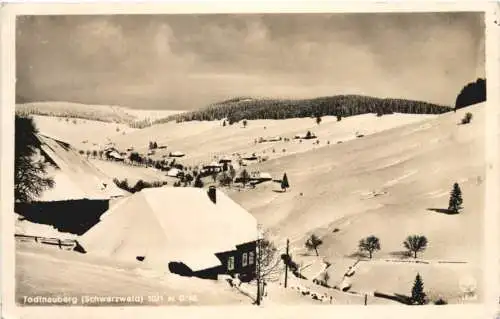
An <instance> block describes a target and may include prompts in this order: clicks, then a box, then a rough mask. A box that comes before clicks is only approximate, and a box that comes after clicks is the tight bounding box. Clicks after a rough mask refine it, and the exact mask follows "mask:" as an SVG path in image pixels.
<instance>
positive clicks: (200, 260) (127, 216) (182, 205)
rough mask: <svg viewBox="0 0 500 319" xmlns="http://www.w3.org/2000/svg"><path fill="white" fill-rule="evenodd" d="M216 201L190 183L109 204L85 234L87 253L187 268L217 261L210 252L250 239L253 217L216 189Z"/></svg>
mask: <svg viewBox="0 0 500 319" xmlns="http://www.w3.org/2000/svg"><path fill="white" fill-rule="evenodd" d="M216 192H217V195H216V198H217V199H216V204H214V203H213V202H212V201H211V200H210V198H209V197H208V194H207V191H206V190H204V189H201V188H195V187H160V188H148V189H144V190H142V191H140V192H138V193H135V194H133V195H131V196H129V197H127V198H125V199H123V200H122V201H121V202H120V203H119V204H116V205H115V206H113V207H112V208H111V209H110V210H108V211H107V212H106V213H105V214H104V215H102V216H101V221H100V222H99V223H98V224H97V225H96V226H94V227H93V228H91V229H90V230H89V231H88V232H87V233H85V234H84V235H83V236H82V237H81V240H80V244H81V245H82V246H83V247H84V249H85V250H86V251H87V252H88V253H89V254H91V253H95V254H100V255H104V256H108V257H113V258H117V259H126V260H135V258H136V256H145V257H146V258H145V260H144V262H145V263H148V264H151V265H156V267H163V268H165V267H168V263H169V262H183V263H185V264H186V265H187V266H188V267H190V268H191V269H192V270H193V271H197V270H202V269H206V268H210V267H214V266H218V265H220V261H219V260H218V259H217V258H216V256H215V255H214V254H215V253H218V252H224V251H230V250H235V249H236V245H239V244H243V243H247V242H252V241H255V240H256V238H257V221H256V219H255V218H254V217H253V216H252V215H251V214H250V213H248V212H247V211H246V210H245V209H243V208H242V207H241V206H240V205H238V204H237V203H235V202H234V201H233V200H231V199H230V198H229V197H228V196H227V195H226V194H224V193H223V192H222V191H220V190H217V191H216Z"/></svg>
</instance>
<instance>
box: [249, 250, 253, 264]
mask: <svg viewBox="0 0 500 319" xmlns="http://www.w3.org/2000/svg"><path fill="white" fill-rule="evenodd" d="M253 263H254V253H253V251H251V252H249V253H248V264H249V265H253Z"/></svg>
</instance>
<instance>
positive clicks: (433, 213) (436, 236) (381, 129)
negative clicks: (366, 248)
mask: <svg viewBox="0 0 500 319" xmlns="http://www.w3.org/2000/svg"><path fill="white" fill-rule="evenodd" d="M466 112H471V113H472V114H473V120H472V122H471V123H470V124H468V125H458V123H459V122H460V120H461V118H463V116H464V114H465V113H466ZM484 120H485V108H484V105H476V106H472V107H469V108H466V109H463V110H459V111H458V112H456V113H448V114H443V115H440V116H434V115H433V116H429V115H408V114H393V115H384V116H382V117H376V116H375V115H374V114H367V115H360V116H354V117H350V118H344V119H342V121H340V122H337V120H336V118H334V117H324V118H323V121H322V122H321V124H320V125H317V124H316V123H315V122H314V119H311V118H304V119H289V120H259V121H248V125H247V127H243V126H242V125H241V124H238V123H236V124H234V125H232V126H226V127H223V126H222V125H221V123H220V122H218V121H213V122H186V123H167V124H161V125H155V126H153V127H149V128H146V129H140V130H130V131H127V132H126V134H125V135H122V134H116V131H115V130H116V125H115V124H112V126H110V127H105V125H107V124H102V123H99V124H95V123H84V124H81V125H97V126H96V127H95V129H96V131H95V132H92V131H85V133H83V132H84V131H80V134H78V129H77V128H76V126H75V128H74V130H73V129H69V127H71V125H70V124H71V123H66V122H64V121H58V120H56V119H54V118H41V117H37V118H36V121H37V124H38V125H39V127H40V129H41V130H49V129H52V131H51V132H53V134H56V135H60V136H61V138H63V137H65V138H67V139H72V140H74V141H77V140H79V139H87V140H89V142H90V141H92V143H96V144H99V143H102V142H103V139H104V140H110V141H113V142H114V143H116V145H117V147H118V148H119V149H126V148H129V147H134V149H136V150H139V151H142V152H147V146H148V142H149V141H156V142H157V143H158V144H164V145H167V149H165V150H158V152H157V154H156V156H158V157H160V156H161V155H162V154H163V153H162V152H165V153H168V152H170V151H176V150H179V151H182V152H185V153H186V154H187V155H186V157H185V158H182V159H179V162H181V163H183V164H187V165H196V164H200V163H204V162H208V161H211V160H213V157H214V156H221V155H231V154H233V153H240V154H252V153H256V154H257V155H259V156H268V160H267V161H265V162H261V163H254V164H249V166H248V167H247V169H248V170H258V171H263V172H269V173H271V175H272V176H273V178H274V179H280V178H281V177H282V176H283V173H285V172H286V173H287V176H288V179H289V181H290V189H288V190H287V191H286V192H281V191H280V188H279V184H277V183H273V182H267V183H263V184H260V185H258V186H257V187H256V188H255V189H244V190H241V189H237V188H226V189H223V191H224V192H226V193H228V194H229V195H230V197H231V198H233V199H234V200H235V201H236V202H237V203H239V204H240V205H242V206H243V207H244V208H246V209H247V210H248V211H249V212H250V213H251V214H252V215H253V216H255V217H256V218H257V220H258V222H259V223H260V224H262V225H263V226H264V227H265V228H266V229H269V230H270V231H271V233H272V235H273V239H274V241H275V243H276V245H277V246H278V247H279V248H280V252H284V251H283V250H282V249H283V247H284V243H285V240H286V239H287V238H288V239H290V241H291V249H292V257H293V258H294V260H295V261H297V262H299V263H300V264H307V263H312V264H313V265H312V266H311V267H310V268H309V270H305V272H306V273H307V272H309V273H308V274H307V276H313V274H315V273H317V272H318V271H321V267H322V266H321V262H320V260H322V259H326V260H328V261H329V262H331V263H332V264H333V266H332V267H331V269H329V270H328V271H329V272H331V276H330V277H331V278H337V279H338V278H342V275H343V273H344V271H346V270H347V269H346V267H347V266H348V265H349V264H351V263H354V262H356V260H357V258H358V256H357V255H356V252H357V245H358V242H359V240H360V239H362V238H364V237H366V236H369V235H375V236H377V237H378V238H380V242H381V250H380V251H377V252H375V253H374V258H373V260H371V261H362V262H360V264H359V268H358V270H357V271H356V274H355V275H354V277H353V278H352V289H353V290H354V291H357V292H373V291H379V292H383V293H386V294H402V295H408V294H409V293H410V292H411V285H412V283H413V280H414V279H415V276H416V274H417V273H420V274H421V276H422V278H423V281H424V284H425V288H426V289H427V290H429V293H428V295H429V296H430V297H431V298H433V299H436V298H439V297H441V298H444V299H446V300H447V301H448V302H449V303H461V302H462V300H461V294H462V291H461V288H460V285H459V283H460V282H461V280H462V279H463V278H470V277H472V278H474V279H476V280H477V281H478V282H479V281H480V280H481V278H482V277H481V271H480V269H481V267H480V262H481V258H482V247H483V244H482V239H483V232H482V230H483V225H482V222H483V217H482V216H483V210H484V203H483V193H484V183H483V181H484V178H485V167H484V166H485V162H484V143H483V142H484ZM88 122H90V121H88ZM99 125H101V126H102V127H99ZM308 130H310V131H312V132H314V133H315V134H316V135H317V136H318V139H317V140H319V144H314V143H315V141H316V139H312V140H304V141H303V142H302V143H301V142H299V141H297V140H293V139H292V140H291V141H289V142H285V141H279V142H269V143H255V142H254V141H255V139H258V138H259V137H269V136H282V137H288V138H293V136H294V135H296V134H304V133H305V132H306V131H308ZM113 132H114V133H113ZM358 133H359V134H363V135H364V137H361V138H357V137H356V134H358ZM339 141H341V142H342V143H338V142H339ZM328 142H329V143H328ZM273 149H274V152H273ZM283 149H284V150H285V151H283ZM92 162H93V164H94V165H96V166H97V167H98V168H99V169H100V170H101V171H103V172H105V173H106V174H108V176H110V177H111V178H114V177H118V178H128V179H129V180H136V179H145V180H151V179H158V180H160V179H162V178H163V177H162V174H163V173H158V171H155V170H152V169H148V168H138V167H130V166H126V165H122V164H117V163H111V162H105V161H97V160H95V161H92ZM454 182H458V183H459V184H460V187H461V189H462V192H463V198H464V209H463V211H462V212H461V213H460V214H458V215H448V214H444V213H442V212H441V211H442V210H443V209H445V208H447V205H448V196H449V192H450V190H451V187H452V185H453V183H454ZM313 233H314V234H316V235H318V236H319V237H320V238H321V239H322V241H323V244H322V245H320V246H319V247H318V251H319V255H320V256H319V257H315V256H313V255H314V253H311V252H307V251H306V250H305V249H304V242H305V240H306V238H307V237H308V236H309V235H311V234H313ZM412 234H421V235H425V236H426V237H427V238H428V240H429V245H428V248H427V249H426V250H425V251H424V252H422V253H419V256H418V258H417V260H420V261H422V262H429V264H415V263H408V262H406V263H405V262H401V261H404V259H403V258H401V251H403V250H404V247H403V245H402V242H403V241H404V239H405V238H406V237H407V236H408V235H412ZM412 259H413V258H410V260H412ZM391 260H392V261H391ZM394 260H395V261H394ZM393 261H394V262H393ZM442 262H452V263H450V264H446V263H442ZM17 263H18V268H17V278H18V282H19V285H18V288H17V293H18V297H19V296H21V295H23V294H35V293H40V294H47V293H54V292H63V293H68V294H73V293H76V294H78V293H81V291H87V290H88V291H91V292H92V293H94V294H108V293H115V294H116V292H120V293H123V294H125V295H126V294H132V293H133V294H137V293H141V294H147V293H149V292H151V291H161V292H164V293H165V294H169V293H172V294H188V293H190V292H193V291H196V293H197V294H198V295H199V296H201V297H200V298H199V299H200V301H199V303H198V304H249V303H251V299H252V298H249V297H248V296H246V295H245V293H241V292H238V291H234V289H232V288H231V287H229V286H228V285H227V284H226V283H225V282H219V281H216V282H212V281H203V280H198V279H186V278H180V277H176V276H170V275H168V276H166V277H165V276H164V275H162V276H161V278H166V279H162V280H159V279H158V277H153V278H151V277H150V276H149V277H148V276H145V275H144V274H145V273H148V272H143V271H142V270H137V269H128V268H127V266H126V265H118V264H115V263H114V262H113V261H112V260H89V259H88V257H86V256H81V255H78V254H75V253H72V252H65V251H59V250H54V249H46V248H41V247H39V246H38V245H29V244H26V243H23V244H20V245H19V246H18V249H17ZM55 265H57V267H58V269H64V270H61V271H60V272H58V273H54V272H52V271H51V270H52V269H53V268H54V267H55ZM61 265H65V266H64V267H62V266H61ZM104 265H105V267H104ZM149 273H150V272H149ZM82 278H85V279H82ZM309 279H312V278H309ZM334 280H335V279H332V281H334ZM302 285H307V286H308V287H310V289H317V290H318V291H321V293H330V294H331V295H333V296H336V297H335V301H336V302H335V304H362V303H363V298H362V294H361V295H352V294H346V293H343V292H341V291H338V290H334V289H331V288H325V287H321V286H318V285H315V284H313V283H312V282H311V281H310V280H307V281H306V282H303V283H302ZM247 289H250V290H251V287H247ZM477 289H478V291H479V292H478V299H477V301H480V300H481V298H482V294H481V287H480V286H479V287H478V288H477ZM265 302H267V303H269V304H296V303H311V304H314V303H318V301H316V300H311V298H310V297H307V296H303V295H301V294H300V293H298V292H297V291H294V290H293V289H286V290H285V289H284V288H283V287H282V286H281V285H280V282H277V283H273V284H271V285H270V287H269V297H268V300H266V301H265ZM369 303H370V304H397V303H396V302H393V301H388V300H385V299H380V298H374V297H370V300H369Z"/></svg>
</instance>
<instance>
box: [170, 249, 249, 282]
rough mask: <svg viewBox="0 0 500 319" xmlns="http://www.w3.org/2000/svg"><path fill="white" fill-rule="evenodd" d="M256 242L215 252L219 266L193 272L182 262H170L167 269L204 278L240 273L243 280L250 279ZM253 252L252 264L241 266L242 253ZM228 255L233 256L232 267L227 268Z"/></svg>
mask: <svg viewBox="0 0 500 319" xmlns="http://www.w3.org/2000/svg"><path fill="white" fill-rule="evenodd" d="M255 249H256V242H249V243H245V244H242V245H238V246H236V249H235V250H231V251H226V252H220V253H216V254H215V255H216V256H217V258H219V260H220V261H221V264H222V265H221V266H216V267H212V268H208V269H203V270H200V271H196V272H193V271H191V270H190V269H189V267H188V266H186V265H184V264H182V263H170V264H169V265H168V267H169V270H170V271H171V272H173V273H176V274H178V275H181V276H195V277H199V278H204V279H214V280H215V279H217V276H218V275H222V274H227V275H233V276H234V275H237V274H239V275H242V276H241V277H242V280H243V281H250V280H252V279H253V278H254V277H255V262H256V258H255V256H256V255H255V252H256V250H255ZM250 252H253V253H254V262H253V264H247V266H243V263H242V261H243V260H242V258H243V253H247V256H248V253H250ZM229 257H234V269H233V270H228V261H229Z"/></svg>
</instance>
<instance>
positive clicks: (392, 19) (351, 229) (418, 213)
mask: <svg viewBox="0 0 500 319" xmlns="http://www.w3.org/2000/svg"><path fill="white" fill-rule="evenodd" d="M15 38H16V39H15V59H16V65H15V69H16V84H15V99H16V101H15V102H16V106H15V137H14V138H15V156H14V157H15V163H14V165H13V167H14V191H13V192H14V194H15V196H14V201H15V202H14V206H13V207H14V212H13V213H14V214H15V234H13V236H15V272H16V273H15V282H16V286H15V300H16V303H17V304H18V305H19V306H25V307H29V306H50V305H59V306H61V305H64V306H91V307H95V306H138V305H149V306H151V305H161V306H206V305H214V306H219V305H247V306H248V305H254V306H255V307H261V306H280V305H324V306H325V307H327V306H335V305H360V306H371V305H394V306H405V305H414V306H418V305H432V306H434V305H436V306H437V305H457V304H479V303H482V302H484V301H485V293H484V290H485V287H484V284H483V275H484V273H483V267H482V262H483V260H484V259H483V258H484V253H485V250H484V229H485V225H484V211H485V202H484V201H485V178H486V159H485V147H486V146H485V134H486V131H485V122H486V118H487V113H486V69H485V60H486V54H485V14H484V13H482V12H405V13H402V12H400V13H398V12H393V13H388V12H385V13H280V14H274V13H261V14H257V13H252V14H250V13H248V14H236V13H235V14H155V15H138V14H135V15H132V14H130V15H127V14H123V15H24V16H18V17H17V19H16V30H15Z"/></svg>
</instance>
